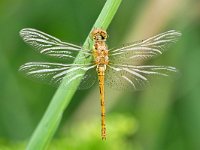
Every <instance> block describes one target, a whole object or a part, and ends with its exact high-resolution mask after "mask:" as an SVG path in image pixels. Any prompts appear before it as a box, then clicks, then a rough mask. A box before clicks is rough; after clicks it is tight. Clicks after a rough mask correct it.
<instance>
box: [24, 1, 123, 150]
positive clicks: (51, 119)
mask: <svg viewBox="0 0 200 150" xmlns="http://www.w3.org/2000/svg"><path fill="white" fill-rule="evenodd" d="M121 1H122V0H107V1H106V3H105V5H104V7H103V9H102V11H101V13H100V15H99V17H98V19H97V20H96V22H95V24H94V26H93V28H102V29H104V30H106V29H107V27H108V25H109V24H110V22H111V20H112V18H113V17H114V15H115V13H116V11H117V9H118V7H119V5H120V3H121ZM91 45H92V41H91V39H90V36H89V35H88V37H87V39H86V41H85V43H84V45H83V48H87V49H88V48H90V49H91ZM80 57H81V54H78V56H77V57H76V59H75V61H74V63H76V64H77V63H79V64H80V63H88V62H90V61H91V59H86V60H84V62H81V61H80V59H79V58H80ZM77 73H82V74H83V75H84V73H85V72H84V71H81V72H77ZM67 80H68V79H67V78H64V79H63V81H62V83H61V85H60V86H59V88H58V89H57V91H56V93H55V94H54V96H53V98H52V100H51V103H50V104H49V106H48V108H47V110H46V112H45V114H44V116H43V118H42V120H41V121H40V123H39V125H38V126H37V128H36V130H35V131H34V133H33V135H32V137H31V139H30V141H29V143H28V146H27V148H26V149H27V150H44V149H46V148H47V146H48V144H49V142H50V140H51V139H52V137H53V135H54V133H55V131H56V129H57V127H58V125H59V123H60V120H61V118H62V115H63V112H64V110H65V109H66V107H67V106H68V104H69V102H70V101H71V99H72V97H73V95H74V93H75V92H76V89H77V88H78V86H79V84H80V82H81V80H73V81H72V82H70V84H67V85H66V83H67Z"/></svg>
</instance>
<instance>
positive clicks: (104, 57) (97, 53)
mask: <svg viewBox="0 0 200 150" xmlns="http://www.w3.org/2000/svg"><path fill="white" fill-rule="evenodd" d="M91 36H92V38H93V40H94V46H93V57H94V61H95V64H96V65H97V68H96V70H97V73H98V79H99V91H100V101H101V136H102V139H104V140H105V139H106V123H105V94H104V93H105V91H104V80H105V71H106V65H108V63H109V60H108V49H107V45H106V43H105V42H106V38H107V33H106V31H104V30H102V29H94V30H93V31H92V33H91Z"/></svg>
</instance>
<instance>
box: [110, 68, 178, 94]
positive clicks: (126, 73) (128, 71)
mask: <svg viewBox="0 0 200 150" xmlns="http://www.w3.org/2000/svg"><path fill="white" fill-rule="evenodd" d="M106 71H107V72H106V84H107V85H108V86H109V87H111V88H114V89H131V90H132V89H135V90H140V89H143V88H144V87H146V86H147V85H149V81H150V78H151V77H152V76H157V77H159V76H164V77H167V76H169V75H170V74H172V73H175V72H176V68H174V67H170V66H153V65H150V66H133V65H108V68H107V70H106Z"/></svg>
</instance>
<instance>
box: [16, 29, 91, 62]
mask: <svg viewBox="0 0 200 150" xmlns="http://www.w3.org/2000/svg"><path fill="white" fill-rule="evenodd" d="M20 36H21V37H22V39H23V40H24V41H25V42H26V43H28V44H30V45H31V46H33V47H34V48H36V49H37V50H38V51H39V52H40V53H41V54H45V55H48V56H52V57H56V58H62V59H67V60H69V59H71V58H72V59H73V58H75V56H76V55H77V53H78V52H79V51H80V50H81V52H82V53H85V54H87V55H91V54H90V52H89V51H88V50H82V48H81V47H80V46H77V45H74V44H71V43H66V42H62V41H61V40H59V39H57V38H55V37H53V36H51V35H48V34H46V33H44V32H42V31H39V30H36V29H32V28H25V29H22V30H21V31H20Z"/></svg>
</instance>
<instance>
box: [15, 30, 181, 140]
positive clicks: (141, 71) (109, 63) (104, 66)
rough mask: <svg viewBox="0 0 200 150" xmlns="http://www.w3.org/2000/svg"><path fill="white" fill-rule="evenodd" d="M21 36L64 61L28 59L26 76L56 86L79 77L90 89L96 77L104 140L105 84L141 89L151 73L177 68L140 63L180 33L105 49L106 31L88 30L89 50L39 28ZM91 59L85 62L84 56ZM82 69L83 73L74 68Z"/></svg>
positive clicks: (167, 72) (163, 73)
mask: <svg viewBox="0 0 200 150" xmlns="http://www.w3.org/2000/svg"><path fill="white" fill-rule="evenodd" d="M20 36H21V37H22V39H23V40H24V41H25V42H26V43H28V44H29V45H31V46H32V47H34V48H35V49H36V50H37V51H38V52H39V53H41V54H44V55H47V56H50V57H53V58H56V59H58V60H61V59H62V60H64V61H65V62H66V63H54V62H28V63H25V64H23V65H22V66H20V68H19V71H21V72H22V73H23V74H25V75H26V76H28V77H31V78H36V79H39V80H40V81H45V82H46V83H50V84H54V85H59V84H60V83H61V81H62V80H63V78H67V83H66V85H67V84H70V83H71V82H73V81H74V80H78V79H80V80H81V82H80V85H79V89H87V88H90V87H91V86H92V85H93V84H94V83H95V82H96V81H97V80H98V83H99V91H100V104H101V137H102V139H103V140H105V139H106V122H105V85H107V86H109V87H112V88H116V89H131V90H132V89H135V90H137V89H141V88H143V87H144V86H145V85H148V84H149V80H150V78H151V76H163V77H167V76H169V75H170V74H171V73H173V72H176V71H177V69H176V68H175V67H172V66H157V65H142V64H141V63H142V62H143V61H146V60H149V59H151V58H153V57H155V56H158V55H161V54H162V53H163V52H164V51H165V50H166V47H168V45H170V44H171V43H175V42H176V41H177V40H178V38H179V37H180V36H181V33H180V32H177V31H175V30H169V31H167V32H163V33H160V34H158V35H155V36H153V37H150V38H147V39H145V40H141V41H137V42H133V43H129V44H126V45H123V46H121V47H119V48H113V49H108V47H107V45H106V40H107V38H108V34H107V32H106V31H105V30H103V29H101V28H94V29H93V30H92V31H91V33H90V39H91V40H92V41H93V45H92V48H91V49H86V48H83V47H81V46H78V45H75V44H72V43H67V42H63V41H61V40H60V39H58V38H56V37H54V36H51V35H49V34H46V33H44V32H42V31H39V30H36V29H32V28H25V29H22V30H21V31H20ZM78 53H79V54H80V53H81V54H82V56H83V57H81V58H80V59H83V61H80V62H81V63H68V62H69V61H70V60H71V61H73V60H74V59H75V58H76V55H78ZM88 58H91V62H89V63H85V62H84V59H88ZM79 70H80V71H85V72H86V73H85V74H84V75H83V74H81V73H77V71H79Z"/></svg>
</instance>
